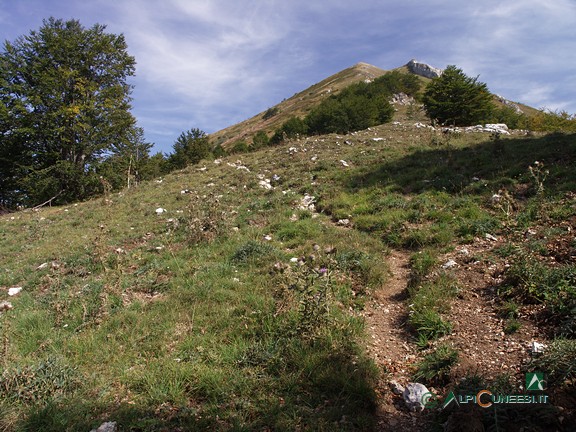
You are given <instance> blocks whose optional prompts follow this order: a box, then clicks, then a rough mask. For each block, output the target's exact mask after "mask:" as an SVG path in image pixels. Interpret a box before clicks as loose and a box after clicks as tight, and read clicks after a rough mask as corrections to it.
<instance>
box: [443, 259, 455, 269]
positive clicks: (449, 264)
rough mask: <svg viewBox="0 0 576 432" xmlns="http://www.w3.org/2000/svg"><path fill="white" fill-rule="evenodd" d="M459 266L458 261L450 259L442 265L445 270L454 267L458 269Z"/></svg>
mask: <svg viewBox="0 0 576 432" xmlns="http://www.w3.org/2000/svg"><path fill="white" fill-rule="evenodd" d="M457 265H458V263H457V262H456V261H454V260H453V259H450V260H448V261H446V262H445V263H444V264H442V268H443V269H449V268H452V267H456V266H457Z"/></svg>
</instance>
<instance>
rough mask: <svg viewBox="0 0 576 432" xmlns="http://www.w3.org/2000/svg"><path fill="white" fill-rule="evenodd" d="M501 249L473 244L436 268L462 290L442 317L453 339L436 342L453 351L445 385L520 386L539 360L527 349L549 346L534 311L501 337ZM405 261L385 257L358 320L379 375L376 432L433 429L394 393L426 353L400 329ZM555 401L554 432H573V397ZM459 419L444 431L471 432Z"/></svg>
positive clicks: (491, 242) (525, 311) (490, 241)
mask: <svg viewBox="0 0 576 432" xmlns="http://www.w3.org/2000/svg"><path fill="white" fill-rule="evenodd" d="M501 244H502V239H498V238H495V237H494V238H492V237H488V238H482V239H481V238H477V239H475V241H474V242H473V243H472V244H470V245H466V246H460V247H457V248H456V249H455V250H454V251H453V252H451V253H449V254H446V255H445V256H443V257H442V259H441V260H440V261H441V263H442V264H441V265H440V266H439V268H438V271H449V272H450V273H452V275H453V276H455V277H456V278H457V280H458V281H459V284H460V286H461V290H460V292H459V294H458V296H457V298H456V299H455V300H454V301H453V304H452V307H451V310H450V313H449V315H448V320H449V321H450V322H451V323H452V325H453V331H452V334H450V335H449V336H446V337H444V338H442V340H440V341H437V342H436V343H449V344H450V345H452V346H453V347H455V348H456V349H457V350H458V354H459V361H458V364H457V366H456V367H455V368H453V370H452V377H451V382H452V383H456V382H458V380H460V379H462V378H464V377H466V376H470V375H479V376H483V377H485V378H486V379H487V380H490V379H494V378H496V377H498V376H503V375H507V376H509V377H510V378H511V379H512V380H515V382H517V383H522V382H523V380H524V373H525V372H524V371H525V369H524V366H525V365H526V364H527V362H529V361H530V359H531V358H532V357H533V356H534V355H538V354H537V353H535V352H534V351H535V345H534V343H536V347H537V346H538V344H543V346H546V344H547V343H548V342H549V334H547V331H546V327H545V326H542V325H537V324H539V323H538V319H539V318H538V317H539V316H540V312H541V309H542V307H541V306H539V305H526V306H522V307H520V310H519V318H518V320H519V322H520V327H519V328H518V329H517V330H516V331H514V332H512V333H509V332H507V331H505V330H506V320H505V318H504V317H503V315H502V302H501V300H500V299H499V297H498V295H497V287H498V285H499V284H500V283H501V282H502V274H503V271H504V269H505V268H506V266H508V263H507V262H506V260H505V259H499V260H497V259H495V258H494V254H492V253H491V251H492V250H493V249H494V248H496V247H497V246H498V245H501ZM409 256H410V254H409V253H408V252H406V251H399V250H393V251H392V252H391V253H390V255H389V256H388V257H387V260H388V261H387V262H388V265H389V268H390V272H391V276H390V279H389V281H388V282H387V283H386V284H385V285H384V286H383V287H381V288H380V289H379V290H378V291H377V292H375V293H374V296H373V300H372V301H371V302H370V304H369V306H368V308H367V310H366V312H365V316H366V321H367V325H368V329H369V332H370V336H371V341H370V344H369V346H368V351H369V353H370V354H371V356H372V357H373V358H374V360H375V361H376V363H377V364H378V366H379V367H380V369H381V371H382V373H381V379H380V383H379V386H378V396H379V405H378V427H379V429H378V430H382V431H389V430H395V431H415V430H428V429H429V427H430V424H431V423H432V422H433V421H434V420H433V417H434V416H433V413H432V412H431V411H430V410H428V409H424V411H422V412H411V411H410V410H409V409H408V408H407V406H406V403H405V401H404V398H403V395H402V394H401V392H400V391H398V389H397V387H400V389H399V390H402V387H403V386H405V385H406V384H408V383H409V382H411V381H412V378H411V375H412V374H413V372H414V370H415V364H416V363H417V362H418V361H419V360H421V359H422V357H423V355H424V354H425V352H426V351H419V350H418V348H417V347H416V345H415V344H414V338H413V336H412V335H411V333H410V329H409V328H408V326H407V323H406V319H407V316H408V312H407V302H406V299H407V293H406V287H407V283H408V277H409V272H410V270H409ZM488 257H490V259H487V258H488ZM540 324H542V323H540ZM397 384H399V386H397ZM452 385H453V384H452ZM449 389H450V385H449V386H446V387H444V388H429V390H430V392H432V393H434V394H436V395H437V396H438V397H439V398H441V399H442V398H443V397H445V396H446V394H447V393H448V392H449ZM555 400H556V403H557V408H558V409H559V412H561V413H563V415H562V416H561V418H560V423H559V427H560V428H559V429H557V430H576V420H575V413H576V409H575V408H576V398H574V395H572V396H570V395H557V397H556V398H555ZM460 414H462V413H458V412H455V413H453V415H452V416H451V419H452V417H454V419H455V420H454V421H449V422H447V423H445V424H444V429H445V430H449V429H450V428H453V427H455V426H454V425H453V424H452V423H454V422H456V423H458V422H465V423H466V424H467V426H463V425H461V428H460V426H456V429H454V430H471V429H469V428H470V427H473V426H472V423H470V422H471V420H470V418H469V416H467V415H464V414H462V415H461V416H460ZM460 417H462V418H460ZM479 424H481V422H480V423H479ZM478 427H480V426H478ZM447 428H448V429H447ZM571 428H573V429H571ZM478 430H484V429H483V427H482V428H481V429H478Z"/></svg>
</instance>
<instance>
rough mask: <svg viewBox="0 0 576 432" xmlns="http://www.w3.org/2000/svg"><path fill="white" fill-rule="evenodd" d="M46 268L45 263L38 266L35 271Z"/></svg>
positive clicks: (46, 264)
mask: <svg viewBox="0 0 576 432" xmlns="http://www.w3.org/2000/svg"><path fill="white" fill-rule="evenodd" d="M46 267H48V263H47V262H45V263H42V264H40V265H39V266H38V267H36V270H44V269H45V268H46Z"/></svg>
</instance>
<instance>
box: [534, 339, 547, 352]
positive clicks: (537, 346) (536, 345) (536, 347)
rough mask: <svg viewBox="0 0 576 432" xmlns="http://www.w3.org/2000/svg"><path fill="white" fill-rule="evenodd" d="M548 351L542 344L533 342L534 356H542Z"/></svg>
mask: <svg viewBox="0 0 576 432" xmlns="http://www.w3.org/2000/svg"><path fill="white" fill-rule="evenodd" d="M545 350H546V345H545V344H543V343H540V342H536V341H533V342H532V354H542V353H543V352H544V351H545Z"/></svg>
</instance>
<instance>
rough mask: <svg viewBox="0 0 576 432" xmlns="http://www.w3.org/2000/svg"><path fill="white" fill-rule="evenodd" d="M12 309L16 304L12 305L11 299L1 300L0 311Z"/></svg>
mask: <svg viewBox="0 0 576 432" xmlns="http://www.w3.org/2000/svg"><path fill="white" fill-rule="evenodd" d="M10 309H14V306H12V303H10V302H9V301H2V302H0V312H3V311H6V310H10Z"/></svg>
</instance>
